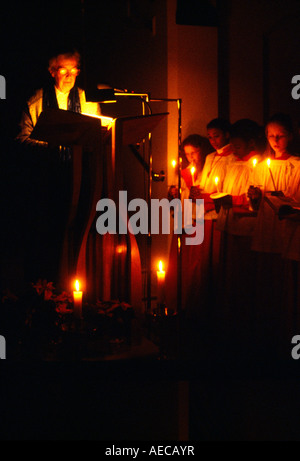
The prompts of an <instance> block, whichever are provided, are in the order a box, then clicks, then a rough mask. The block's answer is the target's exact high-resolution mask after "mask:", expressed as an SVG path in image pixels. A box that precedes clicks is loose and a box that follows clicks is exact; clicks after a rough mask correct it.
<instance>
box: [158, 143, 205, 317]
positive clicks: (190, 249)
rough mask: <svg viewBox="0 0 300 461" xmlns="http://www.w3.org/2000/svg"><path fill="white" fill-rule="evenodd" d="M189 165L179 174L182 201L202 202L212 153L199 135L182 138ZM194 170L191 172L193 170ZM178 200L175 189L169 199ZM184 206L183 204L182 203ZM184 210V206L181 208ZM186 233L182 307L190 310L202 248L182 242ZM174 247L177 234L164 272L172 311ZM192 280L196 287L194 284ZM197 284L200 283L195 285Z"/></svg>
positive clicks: (174, 298) (196, 289)
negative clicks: (202, 186) (204, 175)
mask: <svg viewBox="0 0 300 461" xmlns="http://www.w3.org/2000/svg"><path fill="white" fill-rule="evenodd" d="M181 149H182V153H183V154H184V156H185V158H186V161H187V162H188V166H187V167H186V168H184V169H183V170H182V171H181V200H182V202H183V201H184V200H186V199H191V200H193V201H194V200H196V199H197V198H198V199H201V198H202V195H201V190H200V183H201V177H202V170H203V166H204V163H205V158H206V156H207V154H208V152H210V151H211V147H210V144H209V142H208V140H207V139H206V138H204V137H203V136H200V135H198V134H194V135H190V136H188V137H187V138H185V139H184V141H183V142H182V145H181ZM193 167H194V168H195V170H192V168H193ZM177 197H178V190H177V188H175V187H174V186H173V187H172V188H171V189H170V190H169V193H168V198H169V200H172V199H174V198H177ZM183 203H184V202H183ZM183 211H184V207H183ZM185 239H186V236H185V234H184V235H183V237H182V247H181V252H182V307H183V309H184V310H186V311H189V310H190V308H191V307H193V306H194V305H195V304H197V302H198V299H199V288H200V275H199V270H200V268H201V264H202V261H203V256H202V246H203V245H198V246H191V245H186V243H185ZM177 245H178V235H175V234H174V235H173V237H172V242H171V248H170V254H169V263H168V270H167V272H166V305H167V307H168V309H170V310H171V311H172V310H173V311H175V310H176V307H177V292H176V289H174V287H176V286H177ZM195 281H197V282H196V284H195ZM198 282H199V283H198Z"/></svg>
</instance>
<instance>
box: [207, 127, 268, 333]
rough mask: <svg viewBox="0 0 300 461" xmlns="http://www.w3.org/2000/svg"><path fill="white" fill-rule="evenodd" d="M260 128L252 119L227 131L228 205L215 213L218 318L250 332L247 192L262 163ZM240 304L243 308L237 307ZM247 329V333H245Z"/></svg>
mask: <svg viewBox="0 0 300 461" xmlns="http://www.w3.org/2000/svg"><path fill="white" fill-rule="evenodd" d="M261 137H262V133H261V127H260V126H259V125H258V124H257V123H256V122H255V121H252V120H249V119H242V120H239V121H237V122H235V123H234V124H233V125H232V129H231V144H232V146H233V148H234V151H235V155H236V160H235V161H234V162H232V163H230V164H229V165H228V167H227V173H226V176H225V179H224V183H223V190H224V192H226V193H228V194H230V196H231V201H232V206H231V207H230V208H228V207H226V209H225V208H224V207H221V210H220V212H219V214H218V220H217V226H216V227H217V229H218V230H220V231H221V232H222V241H223V242H224V244H223V245H222V248H221V257H220V267H221V273H222V277H221V278H220V279H219V287H218V288H219V290H218V292H219V293H222V295H221V297H222V299H220V302H219V303H217V305H218V306H220V307H221V312H220V314H219V315H220V317H221V316H222V317H223V318H224V316H226V317H227V318H228V319H229V320H230V322H229V325H232V326H233V325H236V322H238V326H239V327H242V325H248V327H249V330H250V319H251V307H252V304H253V300H252V298H251V295H252V286H253V279H252V275H253V271H251V270H250V271H249V268H251V267H252V266H253V255H252V252H251V236H252V233H253V230H254V225H255V215H254V214H253V212H252V211H250V210H249V200H248V198H247V192H248V189H249V187H250V186H251V185H254V184H255V183H254V181H253V175H254V172H255V169H256V168H257V166H258V165H259V164H260V162H261V160H262V155H261V152H260V151H259V150H258V148H259V146H260V144H261ZM241 303H242V304H243V309H241V308H240V306H241ZM249 330H248V331H249Z"/></svg>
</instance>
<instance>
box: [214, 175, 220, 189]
mask: <svg viewBox="0 0 300 461" xmlns="http://www.w3.org/2000/svg"><path fill="white" fill-rule="evenodd" d="M215 184H216V186H217V191H218V192H220V191H219V178H218V176H216V177H215Z"/></svg>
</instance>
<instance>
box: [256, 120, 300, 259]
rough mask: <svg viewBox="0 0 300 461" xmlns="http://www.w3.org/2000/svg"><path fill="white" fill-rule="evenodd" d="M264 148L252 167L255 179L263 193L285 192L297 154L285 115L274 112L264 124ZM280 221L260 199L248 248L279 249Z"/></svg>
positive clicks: (281, 224) (298, 159)
mask: <svg viewBox="0 0 300 461" xmlns="http://www.w3.org/2000/svg"><path fill="white" fill-rule="evenodd" d="M266 137H267V140H268V148H267V151H266V156H265V160H264V161H263V162H261V163H260V164H259V165H258V166H257V168H256V171H255V175H254V178H255V181H256V183H257V184H260V185H261V188H262V191H263V193H264V194H266V193H267V192H274V191H276V192H282V193H283V194H285V195H287V194H288V193H289V186H290V183H291V180H292V177H293V175H294V172H295V169H296V167H297V165H299V161H300V158H299V157H297V156H295V155H292V152H291V145H292V141H293V124H292V121H291V119H290V117H289V116H288V115H285V114H276V115H274V116H273V117H272V118H271V119H270V120H269V122H268V123H267V125H266ZM282 237H283V223H282V222H280V221H279V219H278V217H277V215H276V214H275V213H274V211H273V210H272V209H271V207H270V206H269V205H268V204H267V203H266V202H265V201H264V200H262V203H261V206H260V210H259V215H258V219H257V222H256V228H255V232H254V235H253V244H252V248H253V250H255V251H259V252H264V253H281V248H282V243H283V238H282Z"/></svg>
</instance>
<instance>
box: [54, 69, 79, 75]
mask: <svg viewBox="0 0 300 461" xmlns="http://www.w3.org/2000/svg"><path fill="white" fill-rule="evenodd" d="M79 72H80V69H78V67H72V69H66V68H65V67H59V68H58V69H57V73H58V74H59V75H61V76H64V75H67V74H69V75H72V76H77V75H78V74H79Z"/></svg>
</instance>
